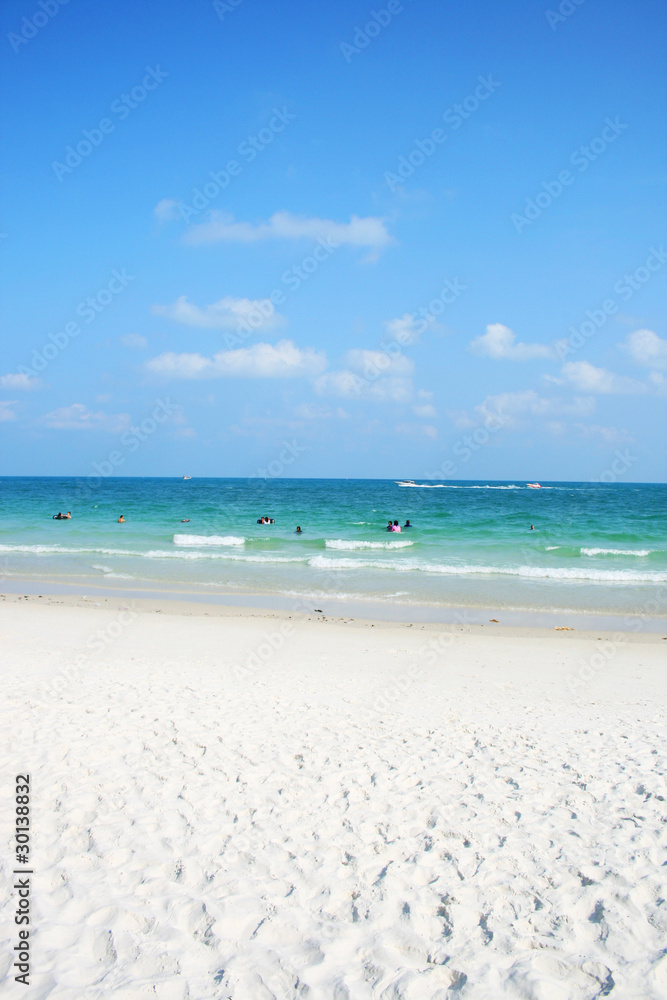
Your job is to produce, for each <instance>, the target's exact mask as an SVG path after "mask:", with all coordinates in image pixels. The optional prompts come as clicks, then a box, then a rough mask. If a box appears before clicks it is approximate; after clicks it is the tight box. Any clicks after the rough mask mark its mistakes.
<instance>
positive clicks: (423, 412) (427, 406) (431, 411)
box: [413, 403, 438, 417]
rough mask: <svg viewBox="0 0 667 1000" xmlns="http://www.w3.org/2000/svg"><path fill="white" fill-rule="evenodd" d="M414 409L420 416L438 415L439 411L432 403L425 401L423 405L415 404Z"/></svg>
mask: <svg viewBox="0 0 667 1000" xmlns="http://www.w3.org/2000/svg"><path fill="white" fill-rule="evenodd" d="M413 411H414V413H415V415H416V416H418V417H437V415H438V411H437V410H436V408H435V406H433V404H432V403H424V404H423V405H422V406H414V407H413Z"/></svg>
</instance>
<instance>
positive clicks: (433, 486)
mask: <svg viewBox="0 0 667 1000" xmlns="http://www.w3.org/2000/svg"><path fill="white" fill-rule="evenodd" d="M396 485H397V486H403V487H405V488H408V487H411V488H412V489H417V490H527V489H530V487H528V486H454V485H453V484H452V483H397V484H396ZM540 489H542V490H555V489H563V487H558V486H541V487H540Z"/></svg>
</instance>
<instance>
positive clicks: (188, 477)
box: [182, 476, 192, 479]
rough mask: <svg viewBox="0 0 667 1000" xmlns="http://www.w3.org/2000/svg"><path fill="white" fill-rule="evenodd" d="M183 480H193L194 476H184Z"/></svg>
mask: <svg viewBox="0 0 667 1000" xmlns="http://www.w3.org/2000/svg"><path fill="white" fill-rule="evenodd" d="M182 478H183V479H192V476H183V477H182Z"/></svg>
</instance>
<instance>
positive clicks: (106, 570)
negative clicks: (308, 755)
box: [91, 563, 112, 573]
mask: <svg viewBox="0 0 667 1000" xmlns="http://www.w3.org/2000/svg"><path fill="white" fill-rule="evenodd" d="M91 569H99V570H101V571H102V573H111V572H112V567H111V566H98V565H96V564H95V563H93V565H92V567H91Z"/></svg>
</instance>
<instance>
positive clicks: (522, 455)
mask: <svg viewBox="0 0 667 1000" xmlns="http://www.w3.org/2000/svg"><path fill="white" fill-rule="evenodd" d="M373 12H374V13H373ZM664 22H665V10H664V7H663V5H661V4H659V3H658V2H657V0H647V2H646V3H644V4H642V5H641V6H640V7H637V6H636V5H632V4H631V3H630V2H629V0H628V2H620V0H610V2H607V3H605V4H604V5H603V4H602V3H601V0H583V2H580V3H578V4H577V3H575V2H574V0H562V2H561V3H560V5H559V4H556V3H549V2H545V3H536V2H531V3H527V2H522V0H518V2H517V3H515V4H513V5H512V6H511V8H508V7H507V5H500V4H497V3H491V2H478V3H475V4H469V3H468V4H466V3H464V2H462V0H461V2H458V0H457V2H452V3H449V4H446V5H445V4H442V3H440V2H437V0H403V2H402V3H401V2H398V0H391V3H388V2H384V0H379V2H378V3H377V4H375V5H369V4H367V3H365V2H356V0H355V2H353V0H340V2H338V3H336V4H326V5H324V4H307V3H305V2H297V3H295V4H293V5H291V6H289V7H284V6H281V5H277V4H272V3H269V2H268V0H233V2H227V3H226V2H224V0H219V2H218V3H217V4H214V3H212V2H203V0H202V2H197V0H195V2H189V3H186V2H185V0H179V2H177V0H171V2H161V3H159V4H158V3H155V2H150V3H146V4H141V5H136V4H130V3H129V2H126V0H119V2H117V3H115V4H113V5H111V4H91V3H88V4H86V3H84V2H82V0H69V2H68V3H66V4H61V3H59V2H58V0H42V4H41V5H40V3H39V2H37V0H35V2H27V0H19V2H16V3H14V4H12V5H11V6H8V5H5V7H4V8H3V11H2V45H3V58H2V67H3V82H4V88H5V94H6V95H7V96H6V100H5V103H4V108H3V111H2V118H3V121H2V124H3V129H4V134H5V137H6V142H5V144H4V146H5V154H4V158H3V167H2V181H3V185H2V187H3V191H4V195H3V201H2V212H1V217H0V230H1V231H2V234H3V236H2V240H1V241H0V252H1V253H2V255H3V264H4V266H3V268H2V274H3V277H2V283H3V284H2V293H3V294H2V299H3V306H2V328H3V365H2V368H1V370H0V376H1V377H0V434H1V435H2V455H3V461H2V469H3V472H4V474H8V475H86V474H89V473H91V472H92V471H94V470H95V468H98V467H99V468H102V469H107V468H108V467H109V465H107V464H105V463H109V462H110V465H111V467H112V468H113V471H114V472H116V473H117V474H119V475H180V474H183V473H188V474H191V475H193V476H203V475H212V476H246V475H253V474H261V473H260V470H267V469H269V470H270V471H269V474H275V475H288V476H332V477H339V476H342V477H345V476H349V477H388V478H393V477H397V476H408V477H411V478H426V477H427V476H428V477H430V478H435V477H436V476H438V475H441V476H443V477H446V478H470V479H487V478H488V479H508V478H520V479H530V480H532V479H533V478H535V479H574V480H593V479H598V478H600V477H602V478H606V479H607V480H611V479H613V478H614V477H615V478H616V479H617V480H618V481H653V482H661V481H664V480H665V469H666V464H665V439H664V423H665V420H664V417H665V396H666V389H667V330H666V329H665V322H664V302H665V284H666V280H665V279H666V276H667V239H665V226H664V222H665V195H664V185H665V158H664V148H663V136H664V130H665V102H664V88H663V86H662V80H663V79H664V71H665V58H664V53H663V51H662V48H663V45H662V41H663V39H664V28H665V23H664ZM211 175H215V176H216V177H217V180H214V179H213V177H212V176H211ZM207 185H208V186H207ZM197 191H198V192H199V194H197ZM160 407H161V408H160ZM156 414H157V415H156ZM285 442H287V444H288V445H289V446H290V447H291V451H289V452H286V451H285V449H286V444H285ZM281 455H282V456H283V457H282V459H281V457H280V456H281ZM287 455H289V456H291V457H290V458H289V460H287V459H286V456H287ZM109 456H113V458H112V459H111V460H110V459H109Z"/></svg>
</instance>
